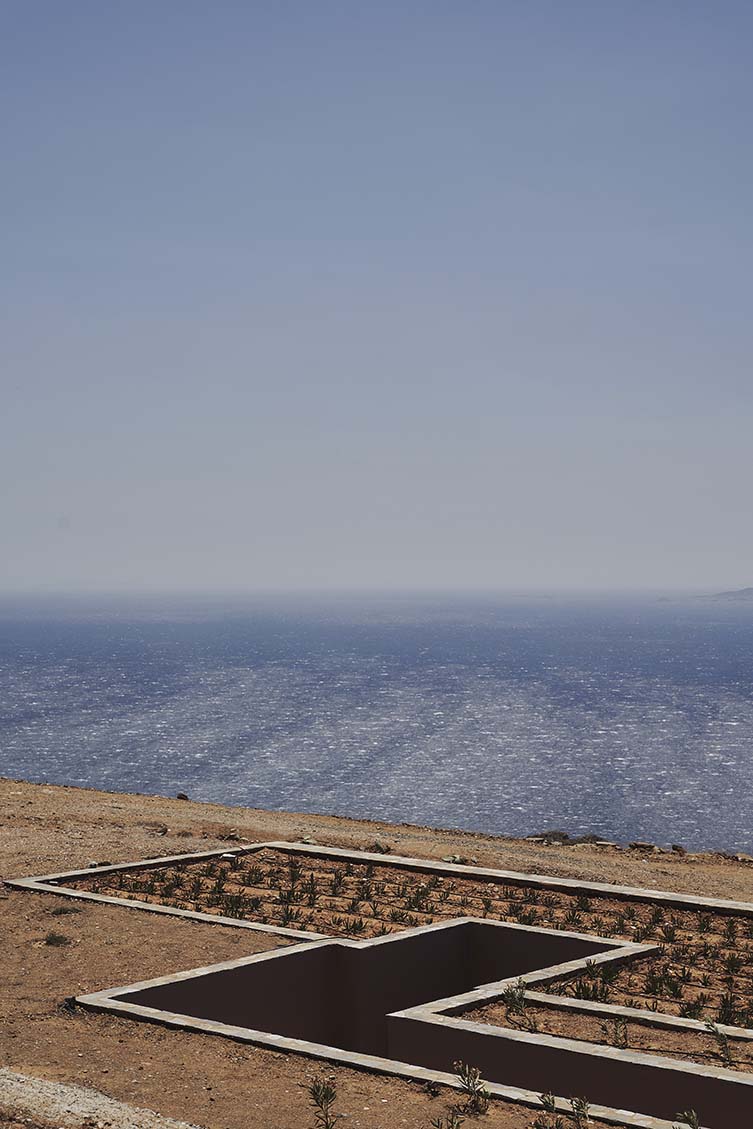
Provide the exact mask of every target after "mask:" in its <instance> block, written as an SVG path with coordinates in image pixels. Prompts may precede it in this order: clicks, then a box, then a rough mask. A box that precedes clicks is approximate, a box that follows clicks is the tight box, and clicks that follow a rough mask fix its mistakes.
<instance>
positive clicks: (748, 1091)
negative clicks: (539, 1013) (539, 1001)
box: [387, 1016, 753, 1129]
mask: <svg viewBox="0 0 753 1129" xmlns="http://www.w3.org/2000/svg"><path fill="white" fill-rule="evenodd" d="M387 1049H388V1055H389V1057H390V1058H392V1059H397V1060H398V1061H400V1062H410V1063H413V1064H414V1065H418V1066H426V1067H429V1068H430V1069H433V1070H441V1071H448V1072H452V1064H453V1062H455V1061H457V1060H458V1059H460V1060H461V1061H463V1062H467V1063H471V1064H472V1065H473V1066H477V1067H479V1068H480V1070H481V1073H482V1075H483V1077H484V1078H485V1079H487V1081H489V1082H499V1083H501V1084H503V1085H511V1086H520V1087H522V1088H524V1089H529V1090H534V1091H536V1092H538V1093H541V1092H543V1091H551V1092H552V1093H555V1094H560V1095H562V1096H563V1097H586V1098H588V1100H589V1101H590V1102H591V1103H593V1104H594V1105H596V1104H600V1105H605V1106H612V1107H616V1108H617V1109H629V1110H633V1111H635V1112H636V1113H645V1114H649V1115H651V1116H653V1117H662V1118H666V1119H667V1120H670V1121H671V1120H672V1119H673V1118H675V1117H676V1115H677V1113H678V1111H680V1110H684V1109H694V1110H695V1111H696V1113H697V1114H698V1115H699V1118H700V1121H701V1124H702V1125H705V1126H708V1127H709V1129H732V1126H737V1125H739V1126H740V1129H742V1127H743V1126H749V1125H751V1124H753V1078H751V1077H750V1076H747V1077H746V1076H745V1075H739V1076H738V1078H737V1079H734V1080H732V1079H728V1078H719V1077H714V1076H713V1074H711V1073H704V1071H703V1068H702V1067H700V1066H695V1065H694V1066H693V1068H692V1069H691V1070H689V1071H683V1070H678V1069H676V1068H673V1067H672V1065H671V1064H668V1065H667V1066H661V1067H659V1066H656V1065H654V1064H649V1063H642V1062H631V1061H629V1059H628V1058H627V1057H626V1056H625V1055H619V1054H615V1055H611V1054H610V1053H609V1052H606V1053H604V1051H600V1050H599V1049H598V1048H596V1047H594V1049H593V1050H592V1051H588V1050H585V1051H577V1050H573V1048H572V1044H571V1045H570V1046H569V1047H567V1046H555V1045H551V1044H550V1043H549V1042H548V1041H547V1039H546V1036H540V1037H536V1036H533V1038H531V1039H523V1038H520V1037H516V1035H515V1034H513V1035H512V1036H509V1035H506V1034H504V1033H503V1034H498V1035H495V1034H494V1033H493V1032H492V1029H491V1028H489V1029H487V1031H484V1032H478V1031H466V1030H462V1029H459V1028H457V1027H454V1026H451V1025H450V1024H446V1023H442V1022H433V1021H430V1022H426V1021H422V1020H421V1019H418V1018H415V1017H407V1016H391V1017H390V1018H389V1020H388V1041H387Z"/></svg>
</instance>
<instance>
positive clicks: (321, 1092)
mask: <svg viewBox="0 0 753 1129" xmlns="http://www.w3.org/2000/svg"><path fill="white" fill-rule="evenodd" d="M307 1089H308V1093H309V1099H310V1102H311V1105H312V1106H313V1108H314V1127H315V1129H334V1127H335V1125H336V1124H337V1122H338V1121H341V1120H342V1118H343V1116H344V1115H343V1114H342V1113H334V1112H333V1109H332V1107H333V1106H334V1104H335V1102H336V1101H337V1090H336V1089H335V1087H334V1085H333V1084H332V1083H331V1082H328V1081H327V1080H326V1079H324V1078H320V1077H319V1076H318V1075H317V1076H316V1077H315V1078H313V1079H312V1081H311V1082H310V1084H309V1085H308V1087H307Z"/></svg>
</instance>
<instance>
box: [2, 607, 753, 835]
mask: <svg viewBox="0 0 753 1129" xmlns="http://www.w3.org/2000/svg"><path fill="white" fill-rule="evenodd" d="M0 774H1V775H4V776H10V777H14V778H26V779H30V780H37V781H51V782H57V783H70V784H83V785H89V786H92V787H96V788H103V789H112V790H120V791H137V792H151V793H164V794H168V795H170V794H174V793H175V792H177V791H179V790H181V791H186V792H188V793H189V794H190V795H191V797H192V798H195V799H203V800H215V801H219V802H222V803H227V804H248V805H252V806H254V807H261V808H273V809H293V810H299V811H307V812H335V813H340V814H345V815H352V816H370V817H374V818H378V819H386V820H390V821H409V822H412V823H422V824H432V825H438V826H444V827H462V828H468V829H478V830H483V831H488V832H496V833H502V834H510V835H520V834H528V833H531V832H536V831H541V830H543V829H547V828H562V829H565V830H567V831H568V832H570V833H571V834H573V835H577V834H583V833H587V832H594V833H596V834H598V835H600V836H603V837H605V838H610V839H616V840H619V841H629V840H631V839H636V838H640V839H649V840H652V841H655V842H658V843H663V844H671V843H682V844H684V845H685V846H686V847H691V848H693V847H695V848H699V847H705V848H710V847H714V848H722V849H737V850H747V851H751V850H753V820H752V819H751V785H752V784H753V607H751V606H749V605H747V606H746V605H737V604H720V603H714V602H710V601H705V600H697V599H696V600H691V599H684V600H679V599H672V600H660V599H657V598H656V597H649V596H646V597H642V598H641V599H636V598H622V599H617V598H613V599H605V598H601V599H596V598H585V597H583V598H579V599H572V598H570V599H558V598H553V599H541V598H538V599H533V598H518V599H515V598H513V597H506V598H501V597H496V598H493V597H476V598H468V597H465V598H464V597H450V596H448V597H431V598H429V597H417V596H407V595H406V596H400V597H398V596H391V597H387V596H371V597H365V596H363V597H356V596H349V597H327V598H324V597H321V598H309V599H303V598H292V597H291V598H287V599H282V598H279V599H276V600H273V599H269V598H267V599H264V600H262V599H256V600H251V599H245V600H241V599H238V600H224V601H218V600H214V601H212V600H208V599H206V598H205V599H198V598H197V599H188V598H185V599H181V600H178V599H171V600H168V599H160V598H158V597H153V598H149V599H146V598H143V599H138V600H136V599H133V600H131V601H124V600H118V601H115V600H113V601H104V600H102V601H99V602H98V603H97V604H94V603H92V602H86V601H84V600H74V599H67V600H52V599H49V600H45V601H42V600H37V601H34V602H31V601H26V602H24V603H21V602H18V601H12V600H9V599H6V600H4V601H3V602H2V603H1V604H0Z"/></svg>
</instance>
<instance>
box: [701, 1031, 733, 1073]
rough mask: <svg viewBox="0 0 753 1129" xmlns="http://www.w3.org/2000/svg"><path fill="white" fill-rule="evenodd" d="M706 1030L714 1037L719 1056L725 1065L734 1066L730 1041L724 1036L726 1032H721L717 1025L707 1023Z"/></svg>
mask: <svg viewBox="0 0 753 1129" xmlns="http://www.w3.org/2000/svg"><path fill="white" fill-rule="evenodd" d="M706 1030H707V1031H708V1033H709V1035H713V1037H714V1041H715V1042H716V1049H717V1050H718V1052H719V1056H720V1058H721V1060H722V1062H723V1063H724V1065H725V1066H734V1065H735V1061H734V1059H733V1058H732V1050H731V1048H730V1045H729V1039H728V1038H727V1036H726V1035H725V1034H724V1032H723V1031H720V1029H719V1028H718V1027H717V1025H716V1024H715V1023H707V1024H706Z"/></svg>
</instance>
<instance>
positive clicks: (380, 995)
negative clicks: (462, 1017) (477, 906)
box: [121, 923, 604, 1057]
mask: <svg viewBox="0 0 753 1129" xmlns="http://www.w3.org/2000/svg"><path fill="white" fill-rule="evenodd" d="M603 949H604V946H603V944H600V943H598V942H591V941H582V940H579V939H578V938H571V937H562V936H560V935H558V934H557V933H550V934H545V933H541V934H538V933H534V932H527V931H525V930H520V931H519V930H515V929H508V928H504V927H500V926H497V925H492V924H489V925H484V924H481V923H463V924H459V925H455V926H447V927H444V928H442V929H435V930H429V931H427V932H423V933H414V934H410V933H408V934H405V935H402V936H400V937H399V939H398V938H397V937H395V939H394V940H385V941H383V942H381V943H374V944H371V945H367V946H364V947H359V946H353V945H344V944H339V943H337V942H331V943H328V944H322V945H316V946H313V947H311V948H307V949H303V950H301V951H299V952H292V953H282V954H280V955H279V956H275V957H273V958H266V959H263V960H259V961H250V962H249V963H247V964H243V965H240V966H239V967H236V968H230V969H223V970H221V971H218V972H212V973H205V974H204V975H202V976H196V977H190V978H187V979H184V980H176V981H173V982H172V983H168V984H163V985H160V986H158V987H153V988H146V989H142V990H141V991H138V992H133V993H128V994H124V995H122V996H121V998H122V999H124V1000H127V1001H128V1002H130V1003H135V1004H141V1005H143V1006H145V1007H151V1008H159V1009H160V1010H162V1011H172V1012H177V1013H178V1014H180V1015H191V1016H196V1017H197V1018H200V1019H211V1020H214V1021H215V1022H219V1023H228V1024H232V1025H233V1026H238V1027H249V1028H251V1029H252V1030H255V1031H270V1032H272V1033H273V1034H275V1035H286V1036H288V1037H289V1038H297V1039H305V1040H307V1041H309V1042H313V1043H324V1044H326V1045H328V1046H334V1047H339V1048H341V1049H343V1050H349V1051H358V1052H360V1053H363V1054H373V1055H379V1056H380V1057H384V1056H385V1055H386V1053H387V1021H386V1017H387V1014H388V1013H389V1012H391V1011H402V1010H404V1009H405V1008H409V1007H414V1006H415V1005H417V1004H423V1003H428V1002H429V1001H431V1000H436V999H441V998H443V997H445V996H454V995H458V994H460V993H461V992H467V991H469V990H470V989H472V988H474V987H476V986H477V985H479V984H486V983H489V982H490V981H495V980H501V979H504V978H506V977H509V976H519V975H521V974H523V973H524V972H532V971H534V970H535V969H538V968H541V967H542V966H546V965H547V964H556V963H561V962H562V961H565V960H574V959H576V958H583V957H587V956H590V955H592V954H593V953H596V952H603Z"/></svg>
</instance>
